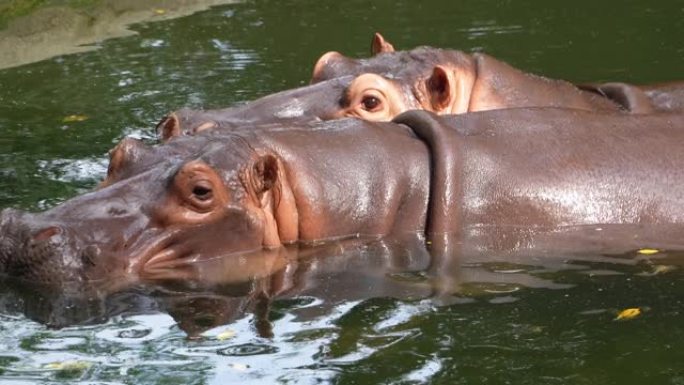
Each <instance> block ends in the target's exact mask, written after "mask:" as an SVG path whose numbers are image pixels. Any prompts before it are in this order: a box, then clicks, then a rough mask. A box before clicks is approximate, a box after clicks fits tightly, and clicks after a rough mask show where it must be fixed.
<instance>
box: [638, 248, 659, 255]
mask: <svg viewBox="0 0 684 385" xmlns="http://www.w3.org/2000/svg"><path fill="white" fill-rule="evenodd" d="M659 252H660V250H658V249H641V250H638V251H637V253H639V254H642V255H653V254H657V253H659Z"/></svg>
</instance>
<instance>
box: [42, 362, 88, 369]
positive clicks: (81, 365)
mask: <svg viewBox="0 0 684 385" xmlns="http://www.w3.org/2000/svg"><path fill="white" fill-rule="evenodd" d="M90 365H92V364H91V363H90V362H88V361H64V362H50V363H49V364H45V368H47V369H54V370H68V371H71V370H86V369H88V368H89V367H90Z"/></svg>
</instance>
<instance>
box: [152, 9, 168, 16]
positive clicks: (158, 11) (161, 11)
mask: <svg viewBox="0 0 684 385" xmlns="http://www.w3.org/2000/svg"><path fill="white" fill-rule="evenodd" d="M154 13H156V14H157V15H163V14H165V13H166V10H165V9H161V8H157V9H155V10H154Z"/></svg>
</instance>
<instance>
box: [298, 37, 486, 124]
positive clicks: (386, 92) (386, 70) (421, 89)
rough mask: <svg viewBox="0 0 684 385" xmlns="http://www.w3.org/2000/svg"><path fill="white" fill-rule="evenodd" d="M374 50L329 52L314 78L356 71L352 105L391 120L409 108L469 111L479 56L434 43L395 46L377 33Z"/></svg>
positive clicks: (319, 79) (326, 78)
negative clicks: (365, 54)
mask: <svg viewBox="0 0 684 385" xmlns="http://www.w3.org/2000/svg"><path fill="white" fill-rule="evenodd" d="M371 53H372V55H373V56H372V57H370V58H368V59H352V58H348V57H345V56H343V55H342V54H340V53H338V52H335V51H331V52H327V53H325V54H323V56H321V57H320V58H319V59H318V61H317V62H316V65H315V66H314V70H313V76H312V78H311V83H312V84H315V83H318V82H324V81H329V80H330V79H334V78H337V77H340V76H349V75H351V76H353V77H354V79H353V80H352V81H351V83H350V85H349V87H348V91H347V99H348V100H349V101H350V102H349V104H348V106H347V109H349V110H350V111H354V112H355V114H356V115H357V116H360V117H364V114H365V115H367V114H369V113H372V114H375V115H376V116H379V115H383V116H387V117H388V119H383V120H389V119H392V118H393V117H395V116H396V115H398V114H400V113H401V112H404V111H407V110H409V109H424V110H428V111H432V112H436V113H446V114H454V113H464V112H468V110H469V103H470V95H471V92H472V90H473V87H474V83H475V80H476V77H477V69H476V66H477V63H476V60H477V57H475V56H471V55H468V54H466V53H463V52H461V51H454V50H443V49H437V48H431V47H418V48H415V49H413V50H410V51H395V50H394V47H393V46H392V44H390V43H388V42H387V41H386V40H385V39H384V38H383V37H382V36H381V35H380V34H377V33H376V34H375V37H374V39H373V43H372V46H371Z"/></svg>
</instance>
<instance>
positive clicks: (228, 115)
mask: <svg viewBox="0 0 684 385" xmlns="http://www.w3.org/2000/svg"><path fill="white" fill-rule="evenodd" d="M353 79H354V78H353V76H340V77H336V78H333V79H330V80H327V81H321V82H318V83H316V84H311V85H307V86H303V87H299V88H295V89H291V90H287V91H282V92H278V93H275V94H272V95H268V96H265V97H263V98H260V99H257V100H254V101H251V102H249V103H246V104H243V105H240V106H236V107H230V108H224V109H217V110H192V109H187V108H184V109H181V110H178V111H175V112H172V113H170V114H169V115H168V116H166V117H164V118H163V119H162V120H161V122H160V123H159V124H158V125H157V132H158V134H159V136H160V138H161V140H162V141H166V140H168V139H170V138H172V137H175V136H179V135H183V136H187V135H194V134H196V133H198V132H201V131H205V130H209V129H214V130H217V131H237V130H241V129H245V128H246V127H247V128H249V127H253V126H254V125H260V124H270V123H281V124H287V123H294V122H300V123H301V122H311V121H320V120H332V119H338V118H343V117H352V116H360V114H356V113H355V112H354V111H353V110H352V109H350V108H348V106H349V105H350V100H349V98H348V93H349V86H350V83H351V81H352V80H353ZM361 117H363V118H366V120H373V121H389V120H390V119H391V117H388V116H385V115H382V116H380V115H379V114H373V113H367V114H366V115H365V116H361Z"/></svg>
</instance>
